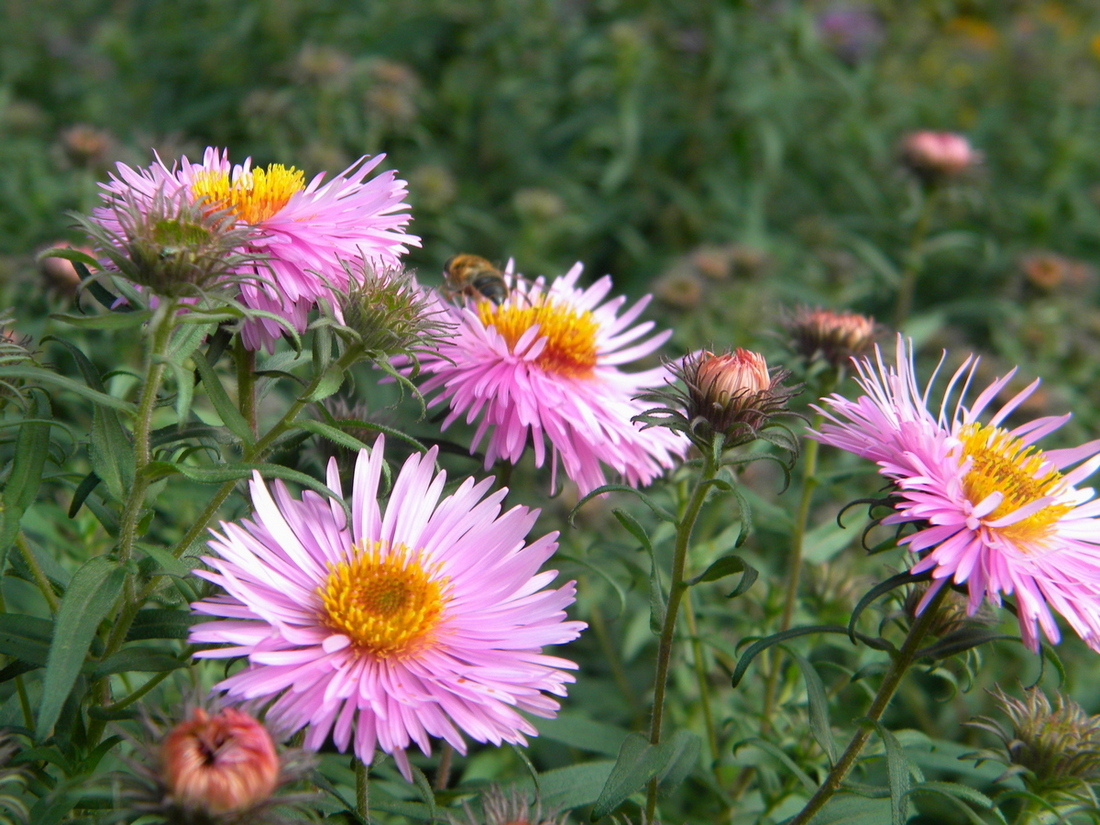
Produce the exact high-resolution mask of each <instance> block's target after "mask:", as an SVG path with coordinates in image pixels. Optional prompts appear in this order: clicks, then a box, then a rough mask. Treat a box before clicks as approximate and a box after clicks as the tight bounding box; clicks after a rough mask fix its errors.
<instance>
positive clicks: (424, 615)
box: [191, 437, 585, 779]
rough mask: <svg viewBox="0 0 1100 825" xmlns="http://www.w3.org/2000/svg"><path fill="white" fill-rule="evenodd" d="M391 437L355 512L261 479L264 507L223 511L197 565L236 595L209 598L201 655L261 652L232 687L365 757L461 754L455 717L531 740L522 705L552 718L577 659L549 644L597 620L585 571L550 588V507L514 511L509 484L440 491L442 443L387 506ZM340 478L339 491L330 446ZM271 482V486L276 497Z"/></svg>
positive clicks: (258, 496)
mask: <svg viewBox="0 0 1100 825" xmlns="http://www.w3.org/2000/svg"><path fill="white" fill-rule="evenodd" d="M384 445H385V442H384V440H383V438H381V437H379V439H378V440H377V441H376V442H375V446H374V449H372V450H370V451H369V452H368V451H366V450H363V451H362V452H361V453H360V455H359V460H358V462H357V464H356V467H355V476H354V489H353V490H352V493H351V497H350V502H349V503H350V509H351V516H352V517H351V521H350V522H349V521H348V520H347V518H346V517H345V514H344V509H343V507H341V506H340V504H339V503H338V502H336V501H330V500H326V499H324V498H322V497H321V496H319V495H318V494H316V493H314V492H311V491H306V492H305V493H303V495H302V498H301V499H295V498H292V497H291V495H290V493H289V492H288V491H287V489H286V487H285V486H284V485H283V484H282V483H281V482H278V481H277V482H275V483H274V484H273V489H272V491H269V490H268V488H267V487H266V486H265V485H264V483H263V481H262V479H260V477H259V476H256V477H254V479H253V481H252V485H251V487H252V502H253V506H254V507H255V514H254V516H253V520H244V521H242V522H240V523H239V524H238V523H228V524H227V523H223V524H222V525H221V532H220V533H218V532H215V533H214V537H213V539H212V540H211V542H210V547H211V549H212V550H213V551H214V552H215V553H216V554H217V555H216V556H209V557H204V561H205V562H206V563H207V564H209V565H210V567H212V568H213V572H211V571H206V570H198V571H196V574H197V575H199V576H201V577H203V578H205V579H208V580H210V581H212V582H214V583H215V584H217V585H218V586H219V587H222V588H224V590H225V595H221V596H215V597H212V598H209V599H205V600H203V601H200V602H196V603H194V604H193V605H192V607H193V608H194V609H195V610H196V611H197V612H199V613H202V614H206V615H210V616H217V617H220V620H219V621H213V622H206V623H202V624H198V625H196V626H195V627H194V628H193V629H192V633H191V641H192V642H193V643H196V644H214V645H223V647H218V648H212V649H206V650H201V651H199V652H198V653H197V654H196V655H197V656H200V657H206V658H234V657H238V656H245V657H247V659H248V665H247V667H245V668H244V669H243V670H240V671H238V672H237V673H235V674H233V675H231V676H230V677H229V678H227V679H225V680H223V681H222V682H220V683H219V684H218V685H216V686H215V689H216V690H219V691H223V692H224V693H226V694H227V695H228V697H230V698H231V699H233V700H236V701H242V702H249V703H254V704H257V705H266V706H268V708H267V716H266V718H267V720H268V721H269V723H271V724H273V725H274V726H275V727H276V728H279V729H281V730H283V731H285V732H287V734H288V735H289V733H291V732H294V731H297V730H300V729H302V728H306V729H307V732H306V736H305V747H307V748H310V749H314V750H315V749H317V748H319V747H320V746H321V745H322V744H324V742H325V741H326V739H327V738H328V737H329V736H330V735H331V736H332V738H333V741H334V742H335V744H336V747H337V748H338V749H339V750H341V751H344V750H347V748H348V746H349V745H352V744H353V747H354V750H355V754H356V756H357V757H358V758H359V759H360V760H362V761H363V763H364V764H370V761H371V759H372V757H373V756H374V753H375V750H376V749H381V750H382V751H384V752H386V753H389V754H392V755H393V757H394V759H395V761H396V762H397V765H398V766H399V768H400V769H401V771H402V773H403V774H404V775H405V777H406V778H410V779H411V776H412V772H411V767H410V765H409V761H408V756H407V754H406V752H405V751H406V749H407V748H408V747H409V746H410V745H411V744H412V743H413V742H415V743H416V744H417V745H418V746H419V747H420V749H421V750H422V751H423V752H424V753H426V754H427V753H429V752H430V749H431V745H430V742H429V737H432V736H435V737H439V738H442V739H444V740H445V741H447V742H448V743H450V744H451V745H452V746H453V747H454V748H455V749H456V750H457V751H459V752H460V753H465V750H466V744H465V741H464V739H463V737H462V734H461V733H460V731H465V733H466V734H467V735H469V736H470V737H471V738H473V739H475V740H477V741H479V742H492V743H494V744H497V745H499V744H500V743H502V742H510V743H518V744H525V743H526V739H525V735H533V734H535V733H536V730H535V728H534V727H533V726H532V725H531V723H530V722H528V721H527V720H526V719H525V718H524V717H523V716H522V715H521V714H520V712H519V711H524V712H527V713H531V714H534V715H536V716H544V717H552V716H554V715H555V713H556V712H557V708H558V703H557V701H555V700H554V699H552V698H551V697H550V696H547V695H546V694H554V695H557V696H564V695H565V692H566V687H565V686H566V685H567V684H568V683H569V682H572V681H573V677H572V676H571V675H569V674H567V673H565V672H563V671H564V670H566V669H574V668H575V667H576V666H575V665H574V664H573V663H572V662H569V661H567V660H565V659H561V658H557V657H554V656H548V655H545V654H543V652H542V648H543V647H544V646H546V645H556V644H564V643H565V642H568V641H571V640H573V639H575V638H576V637H577V636H578V635H579V633H580V632H581V630H582V629H584V627H585V624H584V623H583V622H571V621H565V608H566V607H567V606H568V605H570V604H572V602H573V600H574V593H575V587H574V583H573V582H570V583H568V584H565V585H563V586H562V587H559V588H558V589H556V590H550V589H544V588H545V587H546V585H548V584H549V583H550V582H551V580H553V578H554V577H555V576H556V575H557V571H554V570H548V571H543V572H541V573H540V572H538V570H539V567H540V566H541V565H542V564H543V562H545V561H546V560H547V559H548V558H549V557H550V556H551V555H552V554H553V553H554V551H555V549H556V548H557V542H556V538H557V534H556V533H552V534H548V535H546V536H543V537H542V538H540V539H536V540H535V541H534V542H532V543H531V544H525V543H524V537H525V536H526V535H527V533H528V531H529V530H530V529H531V527H532V526H533V525H534V523H535V519H536V517H537V515H538V512H537V511H530V510H528V509H527V508H525V507H514V508H512V509H511V510H509V511H507V512H506V513H503V514H501V512H500V509H501V508H500V504H501V501H502V500H503V499H504V496H505V495H506V493H507V490H498V491H497V492H495V493H492V494H489V495H486V494H487V493H488V491H489V488H490V486H491V484H492V481H491V480H490V479H487V480H484V481H481V482H477V483H475V482H474V480H473V479H466V480H465V481H464V482H463V483H462V484H460V485H459V486H458V488H457V489H456V490H455V491H454V492H453V493H452V494H451V495H449V496H447V497H446V498H441V496H442V493H443V487H444V484H445V482H446V474H445V473H443V472H439V473H437V472H435V469H434V466H435V459H436V454H437V451H436V450H435V449H432V450H430V451H429V452H428V453H427V454H425V455H422V456H420V455H414V456H412V457H410V458H409V459H408V460H407V461H406V462H405V464H404V466H403V467H402V468H401V471H400V473H399V474H398V476H397V478H396V480H395V481H394V486H393V492H392V494H391V496H390V500H389V502H388V504H387V505H386V506H385V507H383V506H382V505H380V504H379V502H378V498H377V497H378V485H379V478H380V476H381V473H382V462H383V451H384ZM326 483H327V484H328V486H329V487H330V488H331V489H332V490H334V491H336V493H337V494H339V495H342V493H341V488H340V477H339V472H338V470H337V465H336V462H335V461H330V462H329V466H328V479H327V482H326ZM272 492H273V493H274V496H273V495H272Z"/></svg>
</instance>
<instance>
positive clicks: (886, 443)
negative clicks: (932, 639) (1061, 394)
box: [811, 336, 1100, 650]
mask: <svg viewBox="0 0 1100 825" xmlns="http://www.w3.org/2000/svg"><path fill="white" fill-rule="evenodd" d="M896 363H897V366H896V367H895V368H890V367H887V366H886V365H884V364H883V361H882V353H881V352H880V351H876V359H875V361H873V362H872V361H871V360H870V359H864V360H861V361H857V362H856V369H857V371H858V379H857V380H858V381H859V384H860V386H861V387H862V388H863V390H864V392H865V393H866V395H864V396H862V397H860V398H858V399H856V400H855V401H850V400H848V399H847V398H844V397H842V396H840V395H832V396H830V397H828V398H826V399H824V401H825V404H826V405H827V407H828V409H827V410H821V412H822V413H823V414H824V416H825V418H826V419H827V421H826V423H824V424H823V425H822V426H821V427H820V429H819V431H818V432H817V433H811V437H814V438H817V439H818V440H819V441H822V442H824V443H826V444H831V445H833V446H835V447H840V448H841V449H843V450H847V451H849V452H852V453H855V454H857V455H860V456H863V457H864V458H869V459H871V460H872V461H875V462H876V463H878V465H879V472H880V473H881V474H882V475H884V476H885V477H887V478H888V479H890V480H891V481H893V482H894V486H895V493H896V496H897V505H896V508H897V512H896V513H894V514H893V515H891V516H889V517H888V518H886V519H884V523H893V524H900V523H903V522H915V523H916V524H917V525H918V529H917V530H916V532H914V533H911V534H909V535H907V536H905V537H904V538H903V539H902V542H903V543H905V544H908V545H909V548H910V549H911V550H913V551H914V552H916V553H918V554H920V555H921V557H920V560H919V561H918V562H917V563H916V564H915V565H914V566H913V568H912V572H914V573H920V572H923V571H926V570H931V571H932V577H933V578H934V579H936V580H938V586H937V587H934V588H931V589H930V590H929V595H928V596H926V597H925V600H924V602H923V603H922V605H921V607H922V608H923V606H924V604H927V602H928V600H929V599H930V597H931V594H932V593H934V592H935V591H936V590H938V589H939V587H942V586H943V585H944V584H946V583H947V582H948V581H954V582H955V583H956V584H966V586H967V588H968V590H969V594H970V598H969V604H968V609H969V611H970V612H971V613H973V612H974V611H976V610H977V609H978V607H980V606H981V603H982V600H983V599H988V600H989V601H990V602H992V603H993V604H997V605H999V604H1000V603H1001V596H1002V594H1004V595H1010V594H1015V596H1016V610H1017V613H1018V616H1019V620H1020V631H1021V633H1022V635H1023V639H1024V641H1025V643H1026V644H1027V645H1028V646H1029V647H1030V648H1031V649H1033V650H1035V649H1037V648H1038V645H1039V636H1038V628H1039V627H1042V629H1043V632H1044V633H1045V634H1046V637H1047V638H1048V639H1049V640H1050V641H1052V642H1057V641H1058V639H1059V632H1058V625H1057V624H1056V623H1055V620H1054V617H1053V615H1052V613H1051V609H1052V608H1053V609H1054V610H1055V611H1057V612H1058V613H1060V614H1062V616H1064V617H1065V619H1066V621H1068V622H1069V624H1070V625H1071V626H1072V627H1073V629H1074V630H1075V631H1077V633H1078V634H1079V635H1080V636H1081V638H1082V639H1084V640H1085V641H1086V642H1087V643H1088V644H1089V646H1090V647H1092V648H1093V649H1095V650H1100V521H1098V520H1097V516H1098V515H1100V500H1094V499H1093V491H1092V489H1091V488H1078V487H1077V486H1076V485H1077V484H1078V483H1079V482H1081V481H1083V480H1084V479H1085V478H1086V477H1088V476H1089V475H1090V474H1091V473H1092V472H1093V471H1094V470H1095V469H1096V468H1097V467H1098V466H1100V455H1098V454H1100V441H1091V442H1089V443H1087V444H1084V445H1082V446H1080V447H1077V448H1073V449H1061V450H1048V451H1045V452H1044V451H1042V450H1040V449H1039V448H1037V447H1036V446H1034V445H1035V443H1036V442H1037V441H1038V440H1039V439H1040V438H1042V437H1043V436H1045V435H1047V434H1049V433H1051V432H1052V431H1054V430H1056V429H1058V428H1059V427H1060V426H1062V424H1064V423H1065V422H1066V421H1067V420H1068V419H1069V415H1068V414H1067V415H1063V416H1049V417H1043V418H1037V419H1035V420H1033V421H1029V422H1027V423H1025V424H1020V425H1018V426H1015V427H1012V428H1008V426H1007V425H1006V424H1005V421H1006V419H1007V418H1008V416H1009V415H1010V414H1011V413H1012V412H1013V411H1014V410H1015V409H1016V408H1017V407H1019V405H1020V404H1021V403H1022V402H1023V401H1024V400H1025V399H1026V398H1027V397H1028V396H1029V395H1031V393H1032V392H1033V391H1034V390H1035V388H1036V386H1037V385H1038V383H1039V382H1038V381H1035V382H1034V383H1032V384H1031V385H1030V386H1028V387H1027V388H1026V389H1024V390H1023V391H1021V392H1019V393H1018V394H1017V395H1015V396H1014V397H1013V398H1012V399H1011V400H1010V401H1008V402H1007V403H1006V404H1004V405H1003V406H1001V407H1000V409H998V410H997V411H996V412H995V413H993V415H992V416H990V417H989V420H988V423H982V422H981V421H980V420H979V417H980V416H981V415H982V413H983V412H985V410H986V408H987V407H989V406H990V404H991V403H992V402H993V399H994V398H995V397H996V396H997V394H998V393H999V392H1000V391H1001V390H1002V389H1004V387H1005V386H1006V385H1007V384H1008V382H1009V380H1010V379H1011V378H1012V375H1013V373H1014V372H1015V370H1013V371H1012V372H1010V373H1009V374H1008V375H1006V376H1005V377H1003V378H998V379H997V380H996V381H994V382H993V383H992V384H991V385H990V386H988V387H987V388H986V389H984V390H983V391H982V392H981V393H979V394H978V396H977V398H975V399H974V401H973V403H972V404H971V405H970V406H964V405H963V397H964V396H965V395H966V391H967V389H968V388H969V385H970V382H971V380H972V379H973V376H974V368H975V366H976V365H977V360H976V359H974V358H972V357H971V358H967V359H966V361H965V362H964V363H963V364H962V366H961V367H959V369H958V370H957V371H956V372H955V374H954V375H953V376H952V378H951V380H950V382H949V383H948V386H947V389H946V391H945V393H944V395H943V398H942V400H941V401H940V402H939V403H938V405H937V407H938V408H937V410H936V412H934V413H933V412H931V411H930V410H929V401H930V398H931V395H932V383H933V381H934V380H935V375H934V374H933V376H932V379H931V380H929V382H928V384H927V385H926V386H925V388H924V389H923V390H922V389H921V388H920V386H919V385H918V383H917V379H916V372H915V367H914V365H913V353H912V351H911V349H910V348H909V347H907V346H906V343H905V341H904V340H903V339H902V338H901V336H899V337H898V344H897V360H896ZM960 382H961V384H962V387H961V389H960V390H959V398H958V399H957V400H956V401H955V402H954V408H953V409H949V399H950V397H951V395H952V393H953V390H954V389H955V388H956V387H957V386H958V385H959V384H960Z"/></svg>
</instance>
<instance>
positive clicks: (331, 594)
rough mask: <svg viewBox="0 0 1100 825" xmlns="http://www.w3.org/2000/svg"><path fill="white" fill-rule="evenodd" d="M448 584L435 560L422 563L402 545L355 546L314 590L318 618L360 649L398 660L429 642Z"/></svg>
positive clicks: (442, 606) (382, 657)
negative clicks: (320, 607)
mask: <svg viewBox="0 0 1100 825" xmlns="http://www.w3.org/2000/svg"><path fill="white" fill-rule="evenodd" d="M447 584H448V579H447V578H446V577H445V576H440V575H439V565H438V564H428V565H424V564H423V563H422V561H421V559H420V558H419V556H418V555H417V554H415V553H412V552H410V551H409V549H408V548H407V547H405V545H403V544H400V545H397V546H396V547H390V546H389V545H388V544H386V543H384V542H371V543H369V544H368V545H367V546H366V547H364V546H362V545H356V546H354V547H352V548H351V553H350V555H349V557H348V558H347V559H345V560H344V561H341V562H338V563H337V564H334V565H330V569H329V574H328V577H327V578H326V579H325V583H324V584H323V585H322V586H321V587H319V588H318V590H317V593H318V595H319V596H320V597H321V603H322V604H323V605H324V608H325V613H324V615H323V616H322V621H323V622H324V623H325V624H326V625H328V626H329V627H331V628H333V629H334V630H338V631H340V632H341V633H344V634H345V635H347V636H348V638H350V639H351V640H352V643H353V644H354V645H355V647H356V648H358V650H359V651H360V652H364V653H370V654H371V655H373V656H376V657H377V658H380V659H388V658H391V657H394V658H398V659H402V658H405V657H407V656H410V655H412V654H415V653H416V652H417V651H419V650H420V649H422V648H423V647H424V645H425V644H428V643H430V642H431V640H432V636H433V634H434V631H435V630H436V628H437V627H438V626H439V624H440V621H441V619H442V617H443V609H444V607H445V606H446V604H447V601H448V593H447Z"/></svg>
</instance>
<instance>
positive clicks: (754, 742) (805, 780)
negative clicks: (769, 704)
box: [733, 736, 817, 793]
mask: <svg viewBox="0 0 1100 825" xmlns="http://www.w3.org/2000/svg"><path fill="white" fill-rule="evenodd" d="M746 747H753V748H759V749H760V750H762V751H764V753H766V754H768V755H769V756H772V757H774V758H775V759H776V760H778V761H779V762H780V763H781V764H782V765H783V766H784V767H786V768H787V770H789V771H790V772H791V773H793V774H794V775H795V776H796V777H797V778H798V781H799V782H801V783H802V786H803V787H804V788H806V790H807V791H809V792H810V793H813V792H814V791H816V790H817V783H816V782H814V781H813V780H812V779H810V776H809V774H807V773H806V772H805V771H804V770H802V768H800V767H799V766H798V764H797V763H796V762H795V761H794V760H793V759H791V757H789V756H788V755H787V754H786V753H784V752H783V749H782V748H780V747H779V746H778V745H776V744H774V743H773V742H769V741H767V740H766V739H760V738H759V737H755V736H754V737H752V738H751V739H743V740H742V741H740V742H738V743H737V744H735V745H734V746H733V752H734V754H736V753H737V751H739V750H741V748H746ZM742 764H746V763H742Z"/></svg>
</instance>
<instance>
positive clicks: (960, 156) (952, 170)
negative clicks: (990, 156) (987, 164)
mask: <svg viewBox="0 0 1100 825" xmlns="http://www.w3.org/2000/svg"><path fill="white" fill-rule="evenodd" d="M899 154H900V156H901V160H902V163H904V164H905V165H906V166H907V167H908V168H909V170H910V171H912V172H913V174H915V175H916V176H917V177H918V178H920V179H921V180H922V181H923V182H925V183H927V184H936V183H943V182H946V181H949V180H952V179H955V178H958V177H960V176H961V175H963V174H964V173H966V172H968V171H970V170H971V169H973V168H974V167H975V166H977V165H978V164H979V163H981V160H982V156H981V153H980V152H977V151H976V150H975V149H974V148H973V147H972V146H971V145H970V141H969V140H967V139H966V138H965V137H964V136H963V135H960V134H956V133H955V132H932V131H928V130H922V131H919V132H912V133H910V134H908V135H906V136H905V137H904V138H902V141H901V146H900V149H899Z"/></svg>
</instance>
